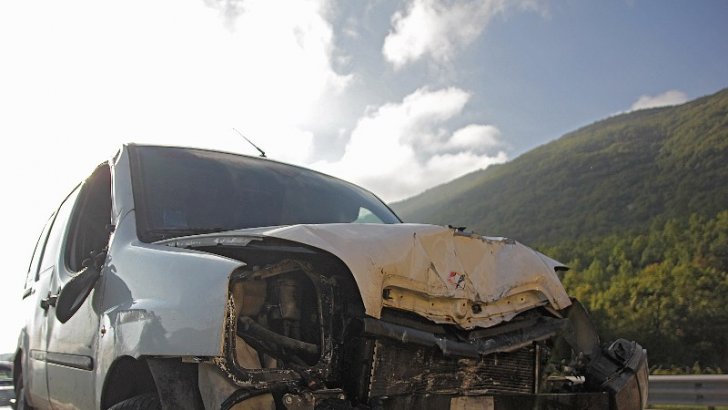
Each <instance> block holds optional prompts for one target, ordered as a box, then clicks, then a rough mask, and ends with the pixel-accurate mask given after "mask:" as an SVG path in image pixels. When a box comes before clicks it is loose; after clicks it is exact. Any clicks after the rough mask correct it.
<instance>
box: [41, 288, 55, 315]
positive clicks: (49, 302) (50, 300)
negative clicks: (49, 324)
mask: <svg viewBox="0 0 728 410" xmlns="http://www.w3.org/2000/svg"><path fill="white" fill-rule="evenodd" d="M56 302H58V294H57V293H56V294H55V295H53V294H51V292H48V296H47V297H46V298H45V299H41V300H40V308H41V309H43V310H45V311H48V308H50V307H51V306H56Z"/></svg>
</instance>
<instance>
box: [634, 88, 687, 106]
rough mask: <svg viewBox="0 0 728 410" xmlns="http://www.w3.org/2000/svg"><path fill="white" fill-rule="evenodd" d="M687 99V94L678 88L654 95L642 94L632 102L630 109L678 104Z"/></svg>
mask: <svg viewBox="0 0 728 410" xmlns="http://www.w3.org/2000/svg"><path fill="white" fill-rule="evenodd" d="M687 100H688V96H687V94H685V93H684V92H682V91H678V90H669V91H665V92H664V93H662V94H658V95H655V96H650V95H642V96H640V98H638V99H637V101H635V102H634V104H632V107H631V108H630V111H635V110H643V109H645V108H655V107H665V106H668V105H678V104H682V103H684V102H686V101H687Z"/></svg>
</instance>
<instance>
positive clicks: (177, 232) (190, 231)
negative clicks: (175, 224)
mask: <svg viewBox="0 0 728 410" xmlns="http://www.w3.org/2000/svg"><path fill="white" fill-rule="evenodd" d="M234 229H235V228H164V229H149V230H147V231H146V235H145V236H146V237H151V239H152V242H156V241H161V240H163V239H170V238H179V237H181V236H192V235H202V234H206V233H215V232H225V231H232V230H234Z"/></svg>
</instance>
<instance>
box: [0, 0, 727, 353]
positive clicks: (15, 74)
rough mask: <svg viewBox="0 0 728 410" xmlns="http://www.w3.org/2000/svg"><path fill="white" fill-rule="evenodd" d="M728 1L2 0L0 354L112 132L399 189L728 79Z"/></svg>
mask: <svg viewBox="0 0 728 410" xmlns="http://www.w3.org/2000/svg"><path fill="white" fill-rule="evenodd" d="M726 21H728V2H726V1H723V0H714V1H709V0H701V1H687V0H684V1H678V0H667V1H662V0H624V1H609V2H606V1H597V0H583V1H582V0H562V1H546V0H544V1H540V0H508V1H506V0H481V1H470V0H460V1H455V0H400V1H393V0H360V1H345V0H339V1H333V0H298V1H282V0H143V1H142V0H125V1H98V0H88V1H84V0H67V1H63V2H59V1H48V0H37V1H32V2H31V1H24V0H3V1H2V2H0V136H2V141H3V146H2V150H1V151H0V156H1V157H2V160H1V161H0V183H1V186H2V187H3V190H4V195H3V199H4V200H3V201H2V205H0V206H1V208H0V226H2V227H3V228H4V232H5V234H4V235H2V238H1V239H0V252H1V254H2V256H3V261H4V262H5V265H4V269H3V277H2V278H1V279H0V312H2V313H0V324H2V327H3V329H4V330H3V332H2V333H1V335H0V351H12V350H14V348H15V344H16V341H17V329H18V328H19V327H20V325H21V322H22V315H20V314H19V309H20V308H19V306H20V296H21V293H22V283H23V281H24V278H25V273H26V272H27V266H28V261H29V259H30V256H31V253H32V250H33V246H34V244H35V240H36V238H37V236H38V235H39V233H40V230H41V229H42V227H43V224H44V223H45V221H46V219H47V217H48V216H49V215H50V214H51V212H53V209H54V208H55V207H56V206H57V205H58V203H59V202H60V200H61V199H62V198H63V197H64V196H65V195H66V194H67V193H68V192H69V191H70V190H71V189H72V188H73V186H74V185H76V183H78V182H79V181H80V180H82V179H83V178H84V177H85V176H87V175H88V174H89V173H90V172H91V170H92V169H93V167H94V166H95V165H97V164H98V163H100V162H102V161H104V160H106V159H107V158H109V157H110V156H111V155H113V153H114V152H115V151H116V149H117V147H118V146H119V145H120V144H122V143H124V142H140V143H155V144H164V145H183V146H195V147H203V148H212V149H222V150H226V151H231V152H239V153H244V154H250V155H257V152H256V151H255V150H254V149H253V148H252V147H251V146H250V145H249V144H247V143H246V142H245V141H244V140H243V139H242V138H241V137H240V136H239V135H237V134H236V133H235V132H234V131H233V128H236V129H238V130H240V131H241V132H242V133H243V134H245V135H246V136H247V137H248V138H250V139H251V140H252V141H254V142H255V144H257V145H258V146H260V147H261V148H263V149H264V150H265V151H266V153H267V154H268V156H269V157H270V158H273V159H276V160H280V161H285V162H290V163H294V164H298V165H303V166H306V167H310V168H314V169H317V170H320V171H323V172H326V173H329V174H332V175H335V176H338V177H341V178H344V179H347V180H350V181H352V182H355V183H357V184H359V185H362V186H364V187H365V188H367V189H370V190H371V191H373V192H375V193H376V194H378V195H379V196H380V197H381V198H382V199H384V200H385V201H397V200H400V199H404V198H407V197H410V196H412V195H415V194H417V193H419V192H422V191H423V190H425V189H427V188H430V187H432V186H435V185H438V184H441V183H444V182H447V181H449V180H452V179H454V178H456V177H458V176H461V175H464V174H466V173H469V172H472V171H475V170H478V169H483V168H486V167H488V166H489V165H491V164H495V163H502V162H505V161H508V160H510V159H513V158H515V157H517V156H518V155H519V154H521V153H524V152H526V151H528V150H530V149H532V148H534V147H536V146H538V145H542V144H544V143H547V142H548V141H551V140H554V139H556V138H558V137H559V136H561V135H563V134H564V133H566V132H569V131H573V130H575V129H577V128H579V127H581V126H585V125H588V124H590V123H592V122H594V121H597V120H600V119H602V118H605V117H608V116H610V115H615V114H618V113H622V112H627V111H631V110H636V109H643V108H649V107H655V106H663V105H674V104H680V103H683V102H685V101H688V100H690V99H694V98H697V97H700V96H703V95H708V94H712V93H714V92H717V91H719V90H720V89H722V88H725V87H727V86H728V41H726V39H728V24H726Z"/></svg>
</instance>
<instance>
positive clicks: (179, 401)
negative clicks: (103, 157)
mask: <svg viewBox="0 0 728 410" xmlns="http://www.w3.org/2000/svg"><path fill="white" fill-rule="evenodd" d="M372 166H375V164H374V163H373V164H372ZM562 269H566V268H565V267H563V266H562V265H561V264H559V263H558V262H556V261H554V260H552V259H550V258H548V257H546V256H544V255H542V254H540V253H538V252H536V251H534V250H532V249H529V248H527V247H525V246H523V245H521V244H519V243H518V242H515V241H512V240H509V239H505V238H489V237H483V236H479V235H476V234H474V233H469V232H464V231H463V230H461V229H454V228H450V227H441V226H432V225H419V224H403V223H401V222H400V220H399V219H398V218H397V216H396V215H395V214H394V213H393V212H392V211H391V210H390V209H389V208H388V207H387V206H386V205H385V204H384V203H382V202H381V201H380V200H379V199H378V198H377V197H376V196H374V195H373V194H371V193H370V192H368V191H365V190H363V189H361V188H359V187H357V186H355V185H352V184H349V183H347V182H344V181H341V180H339V179H336V178H333V177H329V176H326V175H323V174H320V173H317V172H314V171H311V170H307V169H304V168H300V167H296V166H291V165H287V164H282V163H279V162H275V161H271V160H266V159H260V158H253V157H246V156H241V155H236V154H230V153H223V152H215V151H206V150H199V149H189V148H176V147H159V146H143V145H134V144H129V145H124V146H123V147H122V148H121V150H120V151H119V152H118V153H117V154H116V155H115V156H114V157H113V158H112V159H111V160H109V161H108V162H104V163H103V164H101V165H100V166H99V167H98V168H96V170H95V171H94V172H93V173H92V174H91V176H90V177H89V178H88V179H86V180H85V181H84V182H83V183H81V184H80V185H79V186H78V187H76V188H75V189H74V190H73V191H72V192H71V193H70V194H69V195H68V197H67V198H65V200H64V201H63V202H62V203H61V204H60V206H59V207H58V208H57V210H56V211H55V212H54V214H53V215H52V216H51V218H50V219H49V221H48V223H47V224H46V226H45V228H44V229H43V232H42V233H41V235H40V238H39V239H38V243H37V245H36V249H35V252H34V254H33V258H32V260H31V262H30V266H29V269H28V274H27V279H26V282H25V288H24V292H23V301H24V303H25V309H24V310H23V311H24V312H28V315H27V317H26V323H25V326H24V328H23V329H22V331H21V334H20V337H19V341H18V350H17V354H16V356H15V367H14V370H13V378H14V386H15V391H16V395H17V397H18V399H17V400H18V402H17V407H18V408H21V409H27V408H31V406H32V407H33V408H38V409H48V408H56V409H61V408H62V409H109V408H110V409H157V408H165V409H202V408H206V409H218V408H223V409H228V408H233V407H235V406H238V407H237V408H271V409H272V408H278V409H314V408H317V409H323V408H326V409H351V408H362V409H365V408H378V409H401V408H413V409H443V408H445V409H465V408H490V409H503V408H507V409H516V408H517V409H520V408H545V407H548V408H557V407H558V408H564V407H567V408H568V407H573V408H590V409H600V408H604V409H607V408H611V409H637V408H641V407H643V406H644V405H645V404H646V400H647V357H646V352H645V350H644V349H642V348H641V347H640V345H639V344H637V343H635V342H630V341H626V340H622V339H619V340H617V341H615V342H613V343H609V344H606V345H602V344H601V343H600V341H599V338H598V336H597V335H596V332H595V331H594V329H593V327H592V325H591V323H590V322H589V319H588V317H587V314H586V311H585V310H584V308H583V307H582V306H581V305H580V304H579V303H578V302H577V301H575V300H573V299H570V298H569V296H568V295H567V294H566V292H565V290H564V288H563V286H562V285H561V283H560V281H559V279H558V276H557V271H559V270H562ZM241 406H242V407H241Z"/></svg>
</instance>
